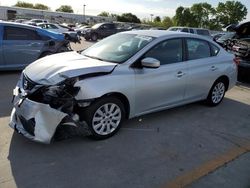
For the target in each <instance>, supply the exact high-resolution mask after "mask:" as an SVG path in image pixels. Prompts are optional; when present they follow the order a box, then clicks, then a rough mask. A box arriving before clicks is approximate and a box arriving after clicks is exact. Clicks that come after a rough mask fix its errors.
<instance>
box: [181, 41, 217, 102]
mask: <svg viewBox="0 0 250 188" xmlns="http://www.w3.org/2000/svg"><path fill="white" fill-rule="evenodd" d="M185 41H186V47H187V58H188V61H187V65H188V74H189V76H188V82H187V90H186V94H185V99H186V100H191V101H192V100H193V101H194V100H198V99H203V98H204V97H206V96H207V94H208V92H209V90H210V88H211V86H212V84H213V82H214V81H215V79H217V78H218V76H219V73H220V72H219V64H218V59H217V58H216V54H217V53H218V51H219V49H218V47H216V46H214V48H215V52H214V53H213V54H212V51H211V47H210V43H209V42H207V41H205V40H201V39H195V38H187V39H186V40H185ZM216 48H217V50H216Z"/></svg>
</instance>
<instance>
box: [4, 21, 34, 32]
mask: <svg viewBox="0 0 250 188" xmlns="http://www.w3.org/2000/svg"><path fill="white" fill-rule="evenodd" d="M0 25H4V26H16V27H22V28H27V29H34V30H35V29H38V28H37V27H36V26H33V25H27V24H23V23H16V22H5V21H3V22H0Z"/></svg>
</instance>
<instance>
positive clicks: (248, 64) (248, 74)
mask: <svg viewBox="0 0 250 188" xmlns="http://www.w3.org/2000/svg"><path fill="white" fill-rule="evenodd" d="M238 80H239V81H242V82H249V83H250V61H245V60H241V61H240V64H239V66H238Z"/></svg>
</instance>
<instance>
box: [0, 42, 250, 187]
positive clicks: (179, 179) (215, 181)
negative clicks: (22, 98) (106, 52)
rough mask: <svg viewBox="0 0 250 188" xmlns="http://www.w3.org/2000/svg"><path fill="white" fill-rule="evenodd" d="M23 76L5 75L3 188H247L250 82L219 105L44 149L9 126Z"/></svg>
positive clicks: (1, 95)
mask: <svg viewBox="0 0 250 188" xmlns="http://www.w3.org/2000/svg"><path fill="white" fill-rule="evenodd" d="M91 44H92V43H85V41H83V44H81V45H79V44H78V45H74V46H73V47H74V48H77V49H78V50H79V49H83V48H85V47H86V46H89V45H91ZM19 74H20V72H6V73H0V85H1V92H0V187H1V188H2V187H3V188H7V187H11V188H12V187H19V188H22V187H25V188H26V187H28V188H29V187H30V188H33V187H43V188H45V187H53V188H57V187H60V188H61V187H65V188H66V187H95V188H98V187H100V188H103V187H109V188H112V187H114V188H116V187H129V188H131V187H138V188H139V187H141V188H151V187H170V188H175V187H185V186H187V187H194V188H196V187H202V188H203V187H220V188H221V187H227V188H230V187H232V188H236V187H237V188H241V187H242V188H245V187H246V188H247V187H249V186H250V167H249V166H250V164H249V163H250V162H249V161H250V154H249V153H248V152H249V151H250V86H249V85H244V84H240V83H239V84H238V85H237V86H235V87H234V88H233V89H232V90H230V91H229V92H227V94H226V97H225V100H224V101H223V102H222V103H221V104H220V105H219V106H218V107H215V108H210V107H207V106H204V105H203V104H201V103H194V104H190V105H186V106H183V107H179V108H175V109H171V110H166V111H162V112H158V113H153V114H150V115H145V116H142V117H139V118H135V119H132V120H129V121H127V122H125V123H124V125H123V127H122V129H121V130H120V131H119V133H118V134H117V135H116V136H114V137H112V138H110V139H108V140H103V141H94V140H90V139H88V138H73V139H69V140H64V141H61V142H55V143H52V144H51V145H42V144H38V143H34V142H31V141H30V140H27V139H26V138H24V137H22V136H21V135H18V134H17V133H14V132H13V130H12V129H11V128H9V127H8V122H9V115H10V111H11V102H10V101H11V97H12V89H13V88H14V86H15V84H16V81H17V79H18V77H19Z"/></svg>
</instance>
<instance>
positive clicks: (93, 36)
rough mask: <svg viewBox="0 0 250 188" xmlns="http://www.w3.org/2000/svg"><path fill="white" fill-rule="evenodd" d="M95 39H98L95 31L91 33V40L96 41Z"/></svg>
mask: <svg viewBox="0 0 250 188" xmlns="http://www.w3.org/2000/svg"><path fill="white" fill-rule="evenodd" d="M97 39H98V36H97V34H96V33H93V34H92V35H91V40H92V41H94V42H95V41H97Z"/></svg>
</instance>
